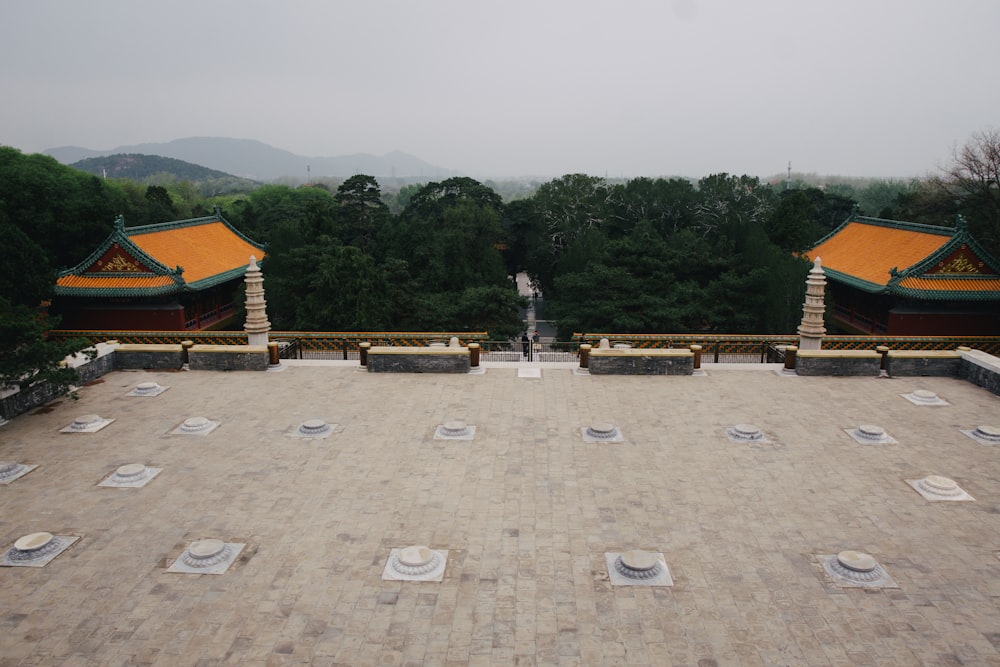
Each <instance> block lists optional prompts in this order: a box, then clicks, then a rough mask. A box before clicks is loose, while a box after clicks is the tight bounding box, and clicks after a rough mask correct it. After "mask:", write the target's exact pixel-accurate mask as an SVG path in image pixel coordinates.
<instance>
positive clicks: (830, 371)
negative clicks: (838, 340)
mask: <svg viewBox="0 0 1000 667" xmlns="http://www.w3.org/2000/svg"><path fill="white" fill-rule="evenodd" d="M881 366H882V355H880V354H879V353H878V352H876V351H875V350H801V349H800V350H799V351H798V354H797V355H796V358H795V373H796V374H797V375H843V376H867V377H878V374H879V369H880V368H881Z"/></svg>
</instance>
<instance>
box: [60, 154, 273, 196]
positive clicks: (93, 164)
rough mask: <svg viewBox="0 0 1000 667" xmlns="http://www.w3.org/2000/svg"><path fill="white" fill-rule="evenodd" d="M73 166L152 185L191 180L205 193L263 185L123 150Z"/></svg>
mask: <svg viewBox="0 0 1000 667" xmlns="http://www.w3.org/2000/svg"><path fill="white" fill-rule="evenodd" d="M70 166H71V167H73V168H74V169H79V170H80V171H85V172H87V173H88V174H94V175H95V176H101V177H103V178H120V179H129V180H132V181H138V182H140V183H148V184H153V185H164V184H167V183H170V182H173V181H190V182H192V183H194V184H196V185H198V186H199V189H200V190H202V191H203V192H208V193H211V194H225V193H231V192H249V191H251V190H253V189H254V188H256V187H258V186H259V185H260V184H259V183H257V182H256V181H251V180H249V179H246V178H239V177H238V176H233V175H232V174H227V173H225V172H224V171H216V170H215V169H209V168H208V167H202V166H201V165H197V164H192V163H190V162H185V161H183V160H175V159H174V158H169V157H163V156H160V155H140V154H136V153H128V154H126V153H120V154H118V155H108V156H107V157H92V158H86V159H83V160H80V161H79V162H74V163H73V164H71V165H70Z"/></svg>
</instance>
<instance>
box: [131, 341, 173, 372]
mask: <svg viewBox="0 0 1000 667" xmlns="http://www.w3.org/2000/svg"><path fill="white" fill-rule="evenodd" d="M114 357H115V368H117V369H119V370H138V369H149V370H177V369H178V368H180V367H181V366H183V365H184V350H183V348H182V347H181V346H180V345H119V346H118V347H117V348H116V349H115V354H114Z"/></svg>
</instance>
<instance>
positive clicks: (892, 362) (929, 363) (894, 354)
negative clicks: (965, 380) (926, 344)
mask: <svg viewBox="0 0 1000 667" xmlns="http://www.w3.org/2000/svg"><path fill="white" fill-rule="evenodd" d="M961 365H962V355H961V354H960V353H959V352H955V351H952V350H889V352H888V360H887V362H886V371H887V372H888V373H889V375H891V376H893V377H907V376H914V375H933V376H944V377H957V376H958V370H959V367H960V366H961Z"/></svg>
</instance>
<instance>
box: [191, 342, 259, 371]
mask: <svg viewBox="0 0 1000 667" xmlns="http://www.w3.org/2000/svg"><path fill="white" fill-rule="evenodd" d="M178 347H180V346H178ZM267 366H268V360H267V347H265V346H264V345H195V346H193V347H192V348H191V349H190V350H189V351H188V368H189V369H191V370H192V371H266V370H267Z"/></svg>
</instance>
